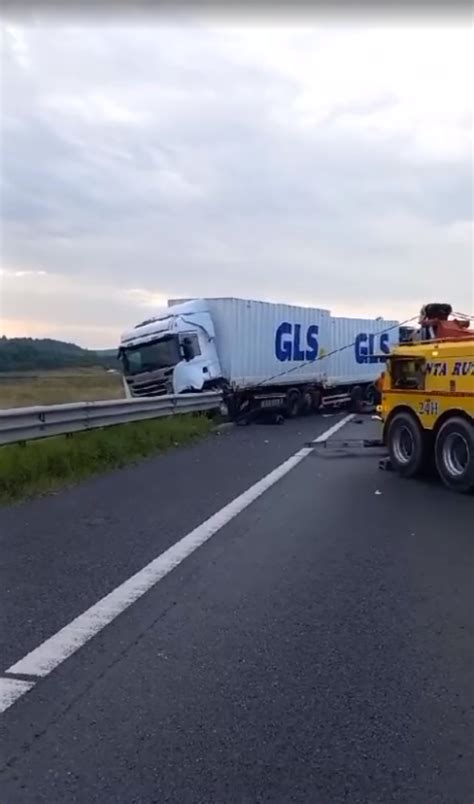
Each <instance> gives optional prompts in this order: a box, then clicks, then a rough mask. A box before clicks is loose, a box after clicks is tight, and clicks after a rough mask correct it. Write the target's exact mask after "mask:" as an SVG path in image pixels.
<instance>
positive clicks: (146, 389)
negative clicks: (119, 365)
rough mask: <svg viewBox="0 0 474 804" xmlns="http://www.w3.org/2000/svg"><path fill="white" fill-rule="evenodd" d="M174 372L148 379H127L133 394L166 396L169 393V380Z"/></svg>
mask: <svg viewBox="0 0 474 804" xmlns="http://www.w3.org/2000/svg"><path fill="white" fill-rule="evenodd" d="M171 374H172V372H171V371H170V372H167V374H166V376H164V377H150V379H148V380H141V381H140V380H127V382H128V387H129V388H130V393H131V394H132V396H164V395H165V394H167V393H169V391H168V387H169V386H168V382H169V377H170V376H171Z"/></svg>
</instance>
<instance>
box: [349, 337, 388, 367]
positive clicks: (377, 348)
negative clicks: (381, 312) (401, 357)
mask: <svg viewBox="0 0 474 804" xmlns="http://www.w3.org/2000/svg"><path fill="white" fill-rule="evenodd" d="M354 346H355V359H356V361H357V362H358V363H361V364H362V363H385V360H386V355H389V354H390V336H389V334H388V332H382V333H381V334H380V336H379V337H378V339H377V335H375V334H374V333H370V334H369V335H367V333H366V332H360V333H359V335H357V337H356V339H355V343H354Z"/></svg>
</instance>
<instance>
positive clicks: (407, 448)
mask: <svg viewBox="0 0 474 804" xmlns="http://www.w3.org/2000/svg"><path fill="white" fill-rule="evenodd" d="M386 443H387V447H388V452H389V455H390V463H391V465H392V467H393V469H394V470H395V471H396V472H398V474H399V475H401V477H416V475H419V474H421V472H422V470H423V468H424V465H425V459H426V443H425V438H424V435H423V430H422V429H421V427H420V425H419V424H418V422H417V420H416V419H415V417H414V416H412V415H411V414H410V413H406V412H405V411H400V413H396V414H395V415H394V417H393V419H392V420H391V422H390V423H389V426H388V430H387V437H386Z"/></svg>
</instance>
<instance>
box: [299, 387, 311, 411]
mask: <svg viewBox="0 0 474 804" xmlns="http://www.w3.org/2000/svg"><path fill="white" fill-rule="evenodd" d="M312 410H313V395H312V393H311V391H304V392H303V395H302V397H301V405H300V412H301V414H302V416H308V415H309V414H310V413H311V412H312Z"/></svg>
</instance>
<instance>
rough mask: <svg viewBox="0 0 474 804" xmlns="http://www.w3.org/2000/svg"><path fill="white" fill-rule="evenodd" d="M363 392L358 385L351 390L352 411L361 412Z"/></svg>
mask: <svg viewBox="0 0 474 804" xmlns="http://www.w3.org/2000/svg"><path fill="white" fill-rule="evenodd" d="M363 395H364V392H363V391H362V388H361V386H360V385H356V386H355V387H354V388H353V389H352V391H351V401H350V409H351V411H352V412H353V413H361V411H362V400H363Z"/></svg>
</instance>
